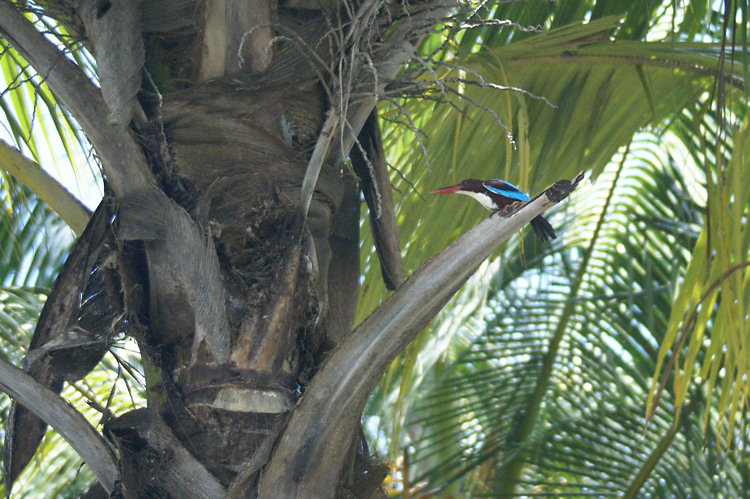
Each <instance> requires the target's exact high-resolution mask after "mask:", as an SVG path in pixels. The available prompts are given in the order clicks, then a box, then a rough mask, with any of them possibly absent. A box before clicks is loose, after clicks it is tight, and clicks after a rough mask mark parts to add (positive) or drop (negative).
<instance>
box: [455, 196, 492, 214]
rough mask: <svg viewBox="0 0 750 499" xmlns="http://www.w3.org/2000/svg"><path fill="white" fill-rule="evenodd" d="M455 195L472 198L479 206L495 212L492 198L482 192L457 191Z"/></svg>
mask: <svg viewBox="0 0 750 499" xmlns="http://www.w3.org/2000/svg"><path fill="white" fill-rule="evenodd" d="M456 194H463V195H465V196H470V197H472V198H474V199H475V200H476V201H477V202H479V204H481V205H482V206H483V207H484V208H486V209H488V210H490V211H497V206H495V203H493V202H492V198H491V197H490V196H489V195H487V194H485V193H483V192H471V191H458V192H456Z"/></svg>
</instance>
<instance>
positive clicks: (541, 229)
mask: <svg viewBox="0 0 750 499" xmlns="http://www.w3.org/2000/svg"><path fill="white" fill-rule="evenodd" d="M531 228H532V229H534V234H536V237H537V239H539V240H540V241H542V242H547V241H549V240H550V239H554V238H556V237H557V235H556V234H555V229H553V228H552V225H550V223H549V222H548V221H547V219H546V218H544V217H543V216H541V215H539V216H538V217H536V218H535V219H533V220H532V221H531Z"/></svg>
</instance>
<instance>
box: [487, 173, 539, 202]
mask: <svg viewBox="0 0 750 499" xmlns="http://www.w3.org/2000/svg"><path fill="white" fill-rule="evenodd" d="M483 185H484V188H485V189H487V190H488V191H491V192H494V193H495V194H500V195H501V196H505V197H506V198H511V199H515V200H517V201H528V200H529V199H531V198H530V197H529V196H528V195H526V193H525V192H523V191H522V190H521V189H519V188H518V187H516V186H515V185H513V184H511V183H510V182H506V181H505V180H500V179H497V178H493V179H492V180H488V181H486V182H484V184H483Z"/></svg>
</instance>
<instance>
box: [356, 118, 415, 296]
mask: <svg viewBox="0 0 750 499" xmlns="http://www.w3.org/2000/svg"><path fill="white" fill-rule="evenodd" d="M351 158H352V166H354V171H355V172H356V173H357V176H358V177H359V181H360V185H361V186H362V193H363V194H364V196H365V201H366V202H367V207H368V208H369V210H370V228H371V230H372V239H373V241H374V242H375V250H376V251H377V253H378V260H379V261H380V270H381V273H382V274H383V282H385V287H386V288H388V289H390V290H394V289H396V288H398V287H399V286H400V285H401V283H403V282H404V279H406V277H405V275H404V266H403V264H402V263H401V243H400V241H399V238H398V231H397V228H398V227H397V225H396V212H395V209H394V207H393V195H392V194H391V179H390V177H389V176H388V164H387V163H386V160H385V152H384V151H383V138H382V137H381V136H380V125H379V124H378V115H377V112H376V110H373V111H372V113H371V114H370V117H369V118H367V121H365V125H364V126H363V127H362V131H361V132H360V135H359V138H358V144H355V145H354V147H353V148H352V152H351Z"/></svg>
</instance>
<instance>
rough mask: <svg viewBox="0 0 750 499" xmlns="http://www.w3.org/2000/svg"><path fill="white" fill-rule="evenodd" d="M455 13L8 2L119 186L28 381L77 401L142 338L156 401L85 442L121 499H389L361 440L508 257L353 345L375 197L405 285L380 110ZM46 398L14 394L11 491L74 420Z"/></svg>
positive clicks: (232, 3)
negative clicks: (392, 373) (388, 391)
mask: <svg viewBox="0 0 750 499" xmlns="http://www.w3.org/2000/svg"><path fill="white" fill-rule="evenodd" d="M450 7H451V3H450V2H425V3H417V4H414V5H411V6H402V5H400V4H397V3H395V2H381V3H371V2H366V3H363V4H349V3H342V4H338V3H335V4H330V5H319V4H318V3H317V2H316V3H314V4H309V3H305V2H293V3H283V4H281V3H277V2H269V1H266V0H257V1H255V0H253V1H239V0H219V1H214V2H199V1H192V2H191V1H176V2H171V1H170V2H137V1H135V0H121V1H116V2H109V1H98V0H85V1H81V2H78V1H76V2H72V1H70V2H67V1H63V2H39V4H38V6H37V7H35V9H36V10H33V11H28V10H27V7H26V6H24V5H23V4H21V3H20V2H19V3H14V2H8V1H4V2H2V3H0V17H1V18H2V22H0V31H1V32H2V34H3V36H4V37H5V38H6V39H7V40H8V42H9V43H10V44H11V46H13V47H14V48H15V50H17V51H18V53H19V54H20V55H21V56H22V57H24V58H25V59H26V60H28V61H29V62H30V64H32V65H33V66H34V67H35V69H36V70H37V71H38V72H39V74H40V75H45V77H46V82H47V84H48V85H49V87H50V88H51V90H52V91H53V92H54V93H55V95H56V97H57V98H58V99H59V101H60V102H61V103H62V104H63V105H64V106H66V108H67V109H68V110H69V111H70V112H71V114H72V115H73V116H74V117H75V118H76V120H77V121H78V122H79V123H80V125H81V127H82V128H83V130H84V132H85V133H86V134H87V137H88V138H89V140H90V142H91V144H92V146H93V147H94V150H95V151H96V154H97V156H98V159H99V160H100V162H101V167H102V171H103V175H104V178H105V192H106V195H105V197H104V199H103V200H102V202H101V204H100V206H99V208H98V209H97V210H96V212H95V213H94V214H93V215H92V217H91V219H90V221H89V223H88V225H87V226H86V229H85V230H84V232H83V234H82V236H81V237H80V238H79V239H78V241H77V242H76V244H75V246H74V248H73V250H72V252H71V255H70V256H69V258H68V260H67V262H66V263H65V265H64V266H63V269H62V271H61V272H60V275H59V276H58V278H57V281H56V283H55V285H54V287H53V289H52V292H51V293H50V296H49V298H48V301H47V303H46V305H45V307H44V310H43V312H42V315H41V317H40V319H39V323H38V325H37V328H36V330H35V333H34V337H33V339H32V342H31V346H30V353H29V355H27V357H26V359H25V363H24V370H25V371H26V372H27V373H28V374H30V375H31V377H33V378H34V379H36V380H37V381H39V382H40V383H41V385H44V386H46V387H47V388H49V389H51V390H52V392H57V393H59V392H60V390H61V388H62V386H63V383H64V382H65V381H68V382H72V381H76V380H78V379H81V378H82V377H83V376H85V375H86V373H88V372H89V371H90V370H91V369H92V368H93V367H94V366H95V365H96V364H97V363H98V362H99V361H100V360H101V358H102V356H103V355H104V353H105V352H106V351H107V349H108V348H109V347H110V346H111V345H112V344H113V343H114V342H115V341H116V339H117V338H118V337H121V336H122V335H127V336H131V337H133V338H135V340H136V341H137V343H138V346H139V350H140V354H141V358H142V363H143V366H144V371H145V375H146V398H147V400H148V407H147V408H142V409H136V410H134V411H131V412H128V413H126V414H123V415H120V416H118V417H110V418H105V421H104V426H103V428H104V435H105V437H106V441H104V440H101V441H99V440H98V438H97V437H96V436H94V437H91V438H92V442H93V443H92V447H91V448H94V449H98V450H93V451H90V453H89V455H85V453H86V452H87V451H85V450H79V452H80V453H82V455H83V457H84V459H85V460H87V461H88V462H89V465H90V466H91V467H92V469H93V470H94V472H95V474H96V475H97V478H99V480H100V482H101V483H102V485H103V487H104V489H105V490H106V491H107V492H108V493H111V494H122V495H124V496H125V497H161V496H178V495H185V496H189V497H193V496H201V497H203V496H206V497H223V496H225V495H228V496H230V497H248V496H253V495H256V494H260V495H261V496H265V497H292V496H300V497H313V496H315V497H317V496H333V495H339V496H351V495H354V496H358V497H369V496H373V495H378V494H380V493H381V492H380V483H381V481H382V479H383V478H384V476H385V473H386V470H387V468H386V466H385V465H383V464H382V463H380V462H378V461H377V460H376V459H374V458H373V457H372V456H371V455H370V453H369V451H368V446H367V442H366V441H365V440H364V438H363V436H362V432H361V430H360V426H359V418H360V416H361V412H362V409H363V407H364V403H365V401H366V399H367V395H368V394H369V393H370V391H371V390H372V388H373V387H374V386H375V383H376V382H377V380H378V379H379V377H380V375H381V374H382V373H383V372H384V370H385V369H386V368H387V366H388V364H389V363H390V361H391V360H392V359H393V358H394V356H395V355H396V354H397V353H398V352H399V351H401V350H402V349H403V348H404V346H405V345H406V344H407V343H408V341H409V340H410V339H411V338H413V337H414V335H416V333H417V332H418V331H419V330H420V329H421V328H422V327H424V325H425V324H426V322H427V321H429V319H430V318H431V317H432V316H433V315H434V314H435V313H436V312H437V310H439V308H440V307H441V306H442V305H443V304H444V303H445V301H447V299H448V298H449V297H450V294H451V293H453V292H455V290H456V289H458V287H460V285H461V283H463V282H464V280H465V279H466V278H467V277H468V275H470V273H471V271H472V270H473V269H474V268H475V267H476V265H477V264H478V262H479V261H481V259H482V258H484V256H486V254H488V253H489V251H491V248H492V247H494V245H496V244H497V241H495V242H493V243H491V245H489V246H487V245H485V247H482V248H480V249H479V250H478V251H479V252H484V256H482V255H481V254H479V253H477V254H476V255H474V256H472V258H474V260H472V261H470V262H469V263H468V264H467V263H466V262H463V263H461V262H459V263H460V264H462V265H463V268H462V269H460V270H459V272H458V273H457V274H456V275H454V276H453V278H452V279H453V280H452V281H451V282H450V283H449V285H447V286H446V285H443V284H442V283H441V285H440V287H441V291H440V292H438V293H431V300H432V301H430V300H427V301H426V303H425V304H424V306H413V307H411V309H410V313H409V314H408V316H407V317H405V318H400V319H398V320H396V321H395V322H393V320H392V318H391V316H393V315H394V313H395V312H386V313H385V314H381V315H383V317H385V319H382V318H381V319H380V320H385V321H386V322H387V321H391V323H390V325H388V324H386V325H383V324H385V323H383V324H381V323H379V322H377V320H375V319H374V320H373V321H371V322H372V324H370V325H369V326H368V325H365V326H363V327H360V328H358V330H359V336H358V337H361V338H370V339H367V340H363V339H362V340H357V339H352V338H353V337H356V336H357V334H356V333H355V334H354V335H353V334H352V325H353V320H354V311H355V310H356V302H357V295H358V291H359V275H360V271H359V218H360V214H359V196H360V185H361V189H362V190H363V191H364V194H365V198H366V199H367V201H368V204H369V206H370V208H371V211H372V220H373V232H374V236H375V240H376V245H377V248H378V254H379V256H380V263H381V267H382V271H383V272H382V273H383V278H384V280H385V283H386V286H388V287H389V288H391V289H396V288H399V286H400V285H401V284H402V283H403V281H404V272H403V269H402V267H401V262H400V248H399V242H398V236H397V234H396V232H395V218H394V214H393V213H394V210H393V204H392V201H391V196H390V184H389V181H388V175H387V171H386V165H385V160H384V158H383V149H382V144H381V138H380V132H379V128H378V123H377V117H376V116H375V114H373V113H374V111H373V106H374V104H375V102H376V97H377V94H378V93H381V92H383V91H384V89H385V88H386V84H387V83H388V82H389V81H390V80H389V79H391V78H393V77H394V76H395V74H396V72H397V71H398V70H399V69H400V68H401V66H402V64H403V62H404V61H405V60H406V59H408V57H409V56H410V55H411V53H412V51H413V47H414V46H416V44H418V43H419V41H420V39H421V38H422V37H423V36H424V34H425V33H426V32H427V31H428V30H430V29H431V27H432V26H434V25H435V23H437V22H438V21H440V20H441V19H442V18H443V16H444V15H445V14H446V13H447V11H448V9H449V8H450ZM35 16H36V17H35ZM41 16H47V17H46V18H45V19H50V18H51V19H54V20H55V21H57V22H59V23H60V27H59V28H57V29H58V32H65V33H69V34H71V36H72V37H73V39H75V40H81V41H82V42H81V43H82V45H83V46H84V47H85V48H86V49H87V50H88V51H89V52H90V53H91V54H93V55H94V57H95V60H96V75H97V78H98V83H99V87H100V88H96V87H95V86H94V85H93V84H92V83H91V81H90V80H89V79H88V78H87V77H86V76H85V74H84V72H83V68H82V67H81V66H80V65H78V64H76V63H75V62H74V61H77V62H79V63H80V61H81V58H80V54H77V53H76V52H72V57H71V58H70V59H69V58H67V57H66V55H65V54H64V53H63V52H65V51H68V50H71V49H75V48H76V45H75V44H74V43H73V44H72V45H71V46H70V47H65V48H63V49H61V48H60V47H56V46H54V45H53V44H51V43H50V42H49V41H48V40H47V39H45V38H44V36H43V35H42V34H41V33H40V32H39V31H37V29H36V27H35V26H34V25H33V24H32V23H31V22H30V21H29V19H30V18H32V19H34V18H36V19H42V18H41ZM360 130H361V132H360ZM357 137H358V138H357ZM355 144H356V145H355ZM353 145H354V146H355V149H354V152H353V153H352V165H353V168H350V167H348V166H345V165H344V161H345V159H347V157H348V155H349V151H350V150H351V149H352V146H353ZM355 172H356V174H355ZM570 188H571V184H570V182H568V183H567V184H564V185H563V191H564V192H565V193H567V192H568V191H569V190H570ZM557 200H559V196H558V198H554V196H553V197H548V198H545V199H544V200H541V201H540V202H539V203H537V206H536V207H534V208H533V209H532V210H531V211H532V212H533V211H536V213H537V214H538V213H539V212H541V210H543V209H544V208H545V207H547V206H549V205H550V204H552V203H553V202H555V201H557ZM530 216H535V213H530V214H529V215H528V216H527V217H526V218H528V217H530ZM526 221H528V220H526ZM502 223H504V222H502ZM523 223H524V222H523V220H521V221H519V222H518V224H523ZM516 227H520V225H516ZM506 232H507V231H506ZM508 234H509V232H508V233H507V234H505V235H502V234H501V237H507V235H508ZM463 253H465V254H471V253H472V252H468V253H467V252H463ZM451 258H453V260H454V261H458V260H459V259H457V258H456V257H455V256H454V257H451ZM437 264H438V265H442V268H443V269H446V270H449V268H450V266H449V265H443V264H441V263H440V262H437ZM454 271H455V270H454ZM425 275H428V276H429V277H430V279H433V280H434V278H435V277H436V276H438V275H439V274H435V273H434V272H427V273H426V274H425ZM420 282H421V281H420V280H419V279H414V280H412V283H413V284H414V283H416V284H417V285H418V284H419V283H420ZM431 282H432V281H431ZM430 285H432V286H434V285H435V284H434V282H432V284H430ZM424 292H425V291H417V292H415V291H414V289H411V290H408V291H405V292H403V293H402V298H401V300H403V299H404V298H403V296H406V297H407V298H409V299H412V298H413V297H414V296H419V295H420V293H424ZM395 303H397V306H396V308H395V309H394V310H399V309H400V308H399V306H398V301H396V302H395ZM373 324H374V325H373ZM388 328H391V329H394V330H395V331H396V332H390V333H389V332H388V331H389V330H388ZM367 335H374V336H371V337H370V336H367ZM378 338H380V339H378ZM384 339H385V340H387V341H388V342H390V343H388V344H386V345H385V346H383V347H378V346H377V345H378V343H377V341H383V340H384ZM362 345H366V346H367V348H370V349H371V352H370V353H366V350H365V351H363V352H360V351H359V350H358V349H360V348H361V347H362ZM325 359H328V365H327V368H326V369H322V368H321V366H322V363H323V361H324V360H325ZM321 369H322V370H321ZM319 372H320V373H321V376H319V377H318V378H319V379H320V381H317V385H316V383H311V380H316V376H317V374H318V373H319ZM8 376H9V377H10V374H8ZM341 378H344V380H343V381H342V380H341ZM28 383H32V384H33V382H32V381H30V380H29V381H28ZM41 391H42V390H41V389H40V393H41ZM12 393H14V394H15V393H16V392H12ZM45 396H46V397H48V399H47V402H43V401H42V402H39V401H38V400H37V402H36V406H35V404H34V403H33V402H29V401H28V400H27V399H24V398H23V395H22V394H15V395H14V397H16V398H17V399H19V400H21V401H22V402H23V405H21V404H19V403H18V402H14V405H13V407H12V410H11V414H10V416H9V423H8V425H9V426H8V431H7V438H6V446H5V460H4V463H5V465H4V469H5V478H6V491H10V489H11V486H12V483H13V481H14V480H15V478H16V477H17V476H18V474H19V473H20V472H21V471H22V469H23V468H24V466H25V465H26V464H27V463H28V462H29V460H30V459H31V457H32V456H33V454H34V452H35V451H36V448H37V446H38V444H39V442H40V441H41V438H42V437H43V435H44V432H45V429H46V423H48V422H49V423H52V424H53V425H55V424H56V421H55V418H51V417H50V416H46V417H45V416H44V415H43V411H39V410H35V407H36V408H38V407H43V406H45V404H46V405H47V406H48V405H49V404H51V403H52V401H53V400H54V396H53V395H45ZM301 399H304V400H306V401H307V406H306V405H305V404H303V403H301ZM27 407H30V408H31V410H30V409H28V408H27ZM105 412H106V411H105ZM293 414H296V415H297V418H296V419H295V418H294V417H292V415H293ZM40 416H41V418H42V419H40ZM58 423H59V422H58ZM285 425H286V427H285ZM74 426H75V425H74ZM56 428H58V427H57V426H56ZM285 428H286V429H285ZM59 431H61V432H63V434H64V430H59ZM282 432H285V433H283V434H284V439H282V438H280V436H281V435H282ZM68 438H71V437H68ZM87 438H88V437H87ZM102 448H103V449H104V451H102V450H101V449H102ZM77 450H78V449H77ZM115 456H116V457H115ZM261 471H263V475H261Z"/></svg>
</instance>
